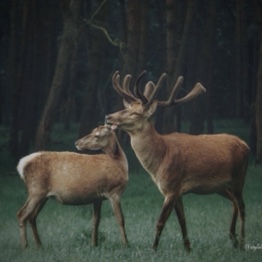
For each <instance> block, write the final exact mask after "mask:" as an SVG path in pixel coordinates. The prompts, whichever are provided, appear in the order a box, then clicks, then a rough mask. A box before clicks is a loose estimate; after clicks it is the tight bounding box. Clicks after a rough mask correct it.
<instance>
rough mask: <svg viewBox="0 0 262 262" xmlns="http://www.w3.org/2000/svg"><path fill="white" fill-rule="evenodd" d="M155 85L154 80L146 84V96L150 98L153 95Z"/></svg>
mask: <svg viewBox="0 0 262 262" xmlns="http://www.w3.org/2000/svg"><path fill="white" fill-rule="evenodd" d="M155 87H156V86H155V85H154V83H153V82H152V81H149V82H148V83H147V84H146V86H145V90H144V96H145V97H146V98H147V99H149V98H150V97H151V95H152V92H153V91H154V90H155Z"/></svg>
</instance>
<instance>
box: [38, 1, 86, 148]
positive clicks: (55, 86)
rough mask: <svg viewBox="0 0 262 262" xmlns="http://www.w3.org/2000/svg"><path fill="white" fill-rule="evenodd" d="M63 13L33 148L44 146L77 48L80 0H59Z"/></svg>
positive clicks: (48, 137) (81, 2) (48, 138)
mask: <svg viewBox="0 0 262 262" xmlns="http://www.w3.org/2000/svg"><path fill="white" fill-rule="evenodd" d="M61 4H62V7H63V15H64V29H63V35H62V39H61V43H60V46H59V52H58V56H57V62H56V68H55V73H54V77H53V81H52V84H51V87H50V91H49V95H48V99H47V102H46V104H45V107H44V110H43V114H42V117H41V120H40V122H39V125H38V128H37V133H36V141H35V149H36V150H43V149H45V148H46V145H47V143H48V141H49V140H50V135H51V131H52V127H53V123H54V120H55V115H56V109H57V106H58V104H59V101H60V97H61V93H62V90H63V85H64V79H65V76H66V74H67V73H68V70H67V69H68V66H69V64H70V63H71V57H72V54H73V53H74V50H75V49H76V48H77V44H78V37H79V17H80V11H81V6H82V4H83V1H82V0H72V1H69V2H67V3H66V2H64V1H63V0H62V1H61Z"/></svg>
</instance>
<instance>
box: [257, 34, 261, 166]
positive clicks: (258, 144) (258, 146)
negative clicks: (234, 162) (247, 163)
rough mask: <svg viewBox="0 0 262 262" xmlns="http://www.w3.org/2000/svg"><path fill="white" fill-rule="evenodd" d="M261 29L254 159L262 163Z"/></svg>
mask: <svg viewBox="0 0 262 262" xmlns="http://www.w3.org/2000/svg"><path fill="white" fill-rule="evenodd" d="M261 116H262V30H261V32H260V49H259V68H258V81H257V97H256V127H257V143H256V150H257V152H256V161H257V162H258V163H260V164H261V163H262V117H261Z"/></svg>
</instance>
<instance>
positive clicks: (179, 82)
mask: <svg viewBox="0 0 262 262" xmlns="http://www.w3.org/2000/svg"><path fill="white" fill-rule="evenodd" d="M183 81H184V78H183V76H179V77H178V78H177V81H176V84H175V85H174V87H173V90H172V92H171V94H170V96H169V98H168V100H167V101H158V106H161V107H167V106H171V105H173V104H174V97H175V95H176V94H177V92H178V90H179V88H180V87H181V86H182V84H183Z"/></svg>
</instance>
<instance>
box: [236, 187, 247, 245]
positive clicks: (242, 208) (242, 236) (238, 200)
mask: <svg viewBox="0 0 262 262" xmlns="http://www.w3.org/2000/svg"><path fill="white" fill-rule="evenodd" d="M234 197H235V200H236V203H237V207H238V212H239V216H240V221H241V226H240V248H241V249H244V242H245V204H244V200H243V197H242V193H239V192H237V193H234Z"/></svg>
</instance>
